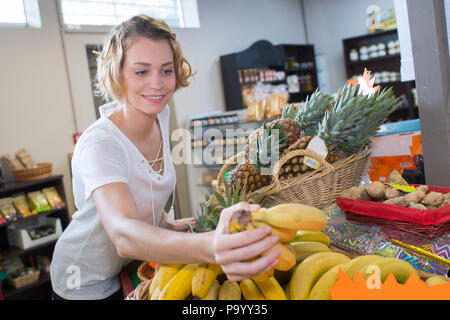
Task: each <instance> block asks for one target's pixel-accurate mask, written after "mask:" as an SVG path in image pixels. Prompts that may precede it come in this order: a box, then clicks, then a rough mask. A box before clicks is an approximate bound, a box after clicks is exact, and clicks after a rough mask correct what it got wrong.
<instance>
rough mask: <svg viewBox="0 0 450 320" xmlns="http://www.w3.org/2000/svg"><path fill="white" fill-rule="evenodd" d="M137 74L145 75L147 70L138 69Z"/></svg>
mask: <svg viewBox="0 0 450 320" xmlns="http://www.w3.org/2000/svg"><path fill="white" fill-rule="evenodd" d="M135 74H136V75H138V76H145V75H146V74H147V71H145V70H143V71H136V72H135Z"/></svg>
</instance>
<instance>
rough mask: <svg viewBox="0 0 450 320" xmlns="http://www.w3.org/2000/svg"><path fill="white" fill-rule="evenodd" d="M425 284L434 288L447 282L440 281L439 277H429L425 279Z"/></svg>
mask: <svg viewBox="0 0 450 320" xmlns="http://www.w3.org/2000/svg"><path fill="white" fill-rule="evenodd" d="M425 283H426V284H427V285H428V286H434V285H436V284H441V283H447V281H445V280H444V279H442V278H441V277H439V276H432V277H429V278H428V279H426V280H425Z"/></svg>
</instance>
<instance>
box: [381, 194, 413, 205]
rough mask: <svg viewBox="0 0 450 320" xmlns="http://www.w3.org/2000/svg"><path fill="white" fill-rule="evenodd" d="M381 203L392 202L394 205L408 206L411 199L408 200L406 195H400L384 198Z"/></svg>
mask: <svg viewBox="0 0 450 320" xmlns="http://www.w3.org/2000/svg"><path fill="white" fill-rule="evenodd" d="M383 203H387V204H393V205H395V206H400V207H409V204H410V203H411V201H408V200H407V199H406V196H402V197H397V198H392V199H388V200H385V201H383Z"/></svg>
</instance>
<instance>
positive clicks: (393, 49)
mask: <svg viewBox="0 0 450 320" xmlns="http://www.w3.org/2000/svg"><path fill="white" fill-rule="evenodd" d="M387 47H388V54H390V55H393V54H397V45H396V42H395V41H394V40H391V41H389V42H388V44H387Z"/></svg>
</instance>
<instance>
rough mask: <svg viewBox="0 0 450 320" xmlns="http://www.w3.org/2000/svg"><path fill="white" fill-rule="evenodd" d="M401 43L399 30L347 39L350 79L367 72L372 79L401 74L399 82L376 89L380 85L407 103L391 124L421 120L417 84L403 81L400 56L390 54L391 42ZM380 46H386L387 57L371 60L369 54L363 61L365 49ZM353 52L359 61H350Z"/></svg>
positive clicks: (345, 52)
mask: <svg viewBox="0 0 450 320" xmlns="http://www.w3.org/2000/svg"><path fill="white" fill-rule="evenodd" d="M397 40H398V34H397V30H396V29H393V30H387V31H379V32H375V33H371V34H367V35H362V36H358V37H352V38H347V39H343V48H344V58H345V69H346V73H347V79H351V78H353V77H354V76H357V75H362V74H363V72H364V68H367V69H368V70H369V71H371V73H372V75H374V74H375V73H383V72H386V71H387V72H395V73H397V74H398V78H397V79H395V80H389V81H384V82H380V83H376V85H380V86H381V87H382V88H383V87H392V88H393V90H394V93H395V95H396V96H397V97H400V98H401V99H402V101H403V102H402V103H401V105H399V107H398V108H397V110H396V111H394V112H393V113H392V114H391V115H390V118H389V120H390V121H391V122H395V121H402V120H410V119H417V118H418V117H419V113H418V112H419V111H418V106H417V105H416V99H415V98H414V90H415V81H405V82H402V81H400V76H399V75H400V63H401V62H400V54H399V53H398V51H395V50H394V51H391V53H390V50H389V47H388V44H389V43H390V42H391V43H392V42H393V41H397ZM378 45H380V46H381V47H383V46H384V48H385V49H384V55H377V54H375V55H374V56H370V52H368V57H367V56H366V57H365V58H364V59H363V58H362V55H361V53H360V52H361V50H360V49H361V48H363V47H366V48H368V51H370V48H371V47H374V46H377V47H378ZM352 50H355V51H356V52H357V54H358V55H357V58H356V59H350V56H351V54H352ZM353 53H354V51H353Z"/></svg>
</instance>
